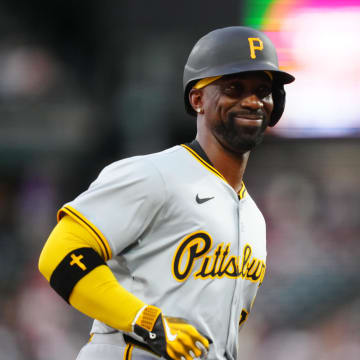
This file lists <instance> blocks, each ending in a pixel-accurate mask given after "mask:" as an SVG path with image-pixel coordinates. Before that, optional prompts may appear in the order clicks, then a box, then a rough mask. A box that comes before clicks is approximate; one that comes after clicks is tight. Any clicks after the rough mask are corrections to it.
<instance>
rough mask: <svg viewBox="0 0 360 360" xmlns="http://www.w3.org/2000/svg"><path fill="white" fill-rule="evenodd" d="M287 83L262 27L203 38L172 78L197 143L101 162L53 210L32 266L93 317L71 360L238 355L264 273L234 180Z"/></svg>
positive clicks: (276, 115)
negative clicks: (179, 85) (54, 217)
mask: <svg viewBox="0 0 360 360" xmlns="http://www.w3.org/2000/svg"><path fill="white" fill-rule="evenodd" d="M293 80H294V78H293V77H292V76H291V75H290V74H287V73H286V72H283V71H280V70H279V68H278V63H277V56H276V51H275V48H274V46H273V44H272V43H271V42H270V40H269V39H268V38H267V37H266V36H265V35H264V34H263V33H261V32H259V31H257V30H254V29H251V28H246V27H240V26H236V27H228V28H223V29H218V30H215V31H212V32H210V33H209V34H207V35H205V36H204V37H203V38H201V39H200V40H199V41H198V42H197V43H196V44H195V46H194V48H193V50H192V52H191V53H190V56H189V58H188V61H187V64H186V66H185V70H184V99H185V108H186V110H187V112H188V113H190V114H191V115H194V116H196V118H197V135H196V139H195V140H193V141H192V142H191V143H189V144H184V145H182V146H174V147H172V148H170V149H167V150H165V151H162V152H159V153H156V154H150V155H145V156H137V157H132V158H128V159H125V160H121V161H118V162H115V163H113V164H111V165H109V166H108V167H106V168H105V169H103V170H102V171H101V173H100V175H99V176H98V178H97V179H96V180H95V181H94V182H93V183H92V184H91V185H90V187H89V189H88V190H86V191H85V192H84V193H82V194H80V195H79V196H78V197H77V198H76V199H74V200H73V201H71V202H69V203H67V204H65V205H64V206H63V207H62V208H61V209H60V210H59V213H58V224H57V226H56V227H55V228H54V230H53V232H52V233H51V234H50V236H49V239H48V240H47V242H46V244H45V246H44V248H43V250H42V253H41V256H40V260H39V269H40V271H41V272H42V274H43V275H44V276H45V278H46V279H47V280H48V281H49V282H50V285H51V286H52V287H53V288H54V290H55V291H56V292H57V293H58V294H59V295H60V296H61V297H63V298H64V300H65V301H67V302H68V303H69V304H71V305H72V306H73V307H75V308H76V309H78V310H80V311H81V312H83V313H84V314H86V315H88V316H90V317H92V318H94V319H95V321H94V324H93V326H92V329H91V340H90V341H89V342H88V343H87V344H86V345H85V346H84V347H83V348H82V350H81V351H80V353H79V356H78V358H77V359H78V360H95V359H102V360H119V359H126V360H130V359H131V358H134V359H135V360H140V359H141V360H145V359H158V358H159V357H162V358H165V359H168V360H170V359H179V360H184V359H185V360H193V359H195V358H206V357H207V358H208V359H214V360H215V359H218V360H236V359H237V358H238V346H237V345H238V342H237V339H238V331H239V329H240V327H241V326H242V325H243V324H244V322H245V321H246V320H247V318H248V315H249V313H250V311H251V308H252V305H253V302H254V300H255V297H256V294H257V290H258V288H259V286H260V285H261V283H262V282H263V279H264V276H265V271H266V236H265V233H266V230H265V221H264V218H263V216H262V214H261V212H260V211H259V209H258V208H257V206H256V205H255V203H254V201H253V200H252V198H251V197H250V195H249V194H248V193H247V191H246V188H245V185H244V183H243V175H244V171H245V168H246V164H247V161H248V158H249V154H250V151H251V150H252V149H253V148H254V147H256V146H257V145H258V144H259V143H260V142H261V140H262V138H263V136H264V132H265V130H266V128H267V126H274V125H275V124H276V123H277V122H278V121H279V119H280V117H281V115H282V113H283V110H284V106H285V91H284V84H286V83H290V82H292V81H293ZM110 260H111V261H110Z"/></svg>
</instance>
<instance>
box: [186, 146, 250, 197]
mask: <svg viewBox="0 0 360 360" xmlns="http://www.w3.org/2000/svg"><path fill="white" fill-rule="evenodd" d="M181 146H183V147H184V148H185V149H186V150H187V151H189V153H190V154H191V155H192V156H194V157H195V158H196V160H198V161H199V162H200V163H201V164H202V165H203V166H205V167H206V168H207V169H208V170H209V171H211V172H212V173H214V174H215V175H217V176H218V177H220V178H221V179H222V180H224V181H225V182H226V183H227V181H226V179H225V177H224V176H223V175H222V174H221V173H220V172H219V171H218V170H216V169H215V168H214V166H213V164H212V163H211V161H210V159H209V157H208V156H207V155H206V153H205V151H204V149H203V148H202V147H201V145H200V144H199V142H198V141H197V140H196V139H195V140H193V141H192V142H190V143H186V144H182V145H181ZM245 194H246V188H245V184H244V182H242V185H241V189H240V191H239V193H238V197H239V199H240V200H241V199H243V198H244V197H245Z"/></svg>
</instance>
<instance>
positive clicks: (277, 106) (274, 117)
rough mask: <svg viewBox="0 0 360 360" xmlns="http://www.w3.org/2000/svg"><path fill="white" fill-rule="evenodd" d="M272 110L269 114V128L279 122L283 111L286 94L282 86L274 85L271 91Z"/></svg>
mask: <svg viewBox="0 0 360 360" xmlns="http://www.w3.org/2000/svg"><path fill="white" fill-rule="evenodd" d="M272 97H273V102H274V109H273V111H272V113H271V118H270V123H269V126H271V127H273V126H275V125H276V123H277V122H278V121H279V120H280V118H281V115H282V114H283V112H284V109H285V100H286V93H285V89H284V85H283V84H276V83H275V84H274V87H273V90H272Z"/></svg>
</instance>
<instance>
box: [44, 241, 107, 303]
mask: <svg viewBox="0 0 360 360" xmlns="http://www.w3.org/2000/svg"><path fill="white" fill-rule="evenodd" d="M100 265H106V263H105V261H104V260H103V259H102V258H101V256H100V255H99V254H98V253H97V252H96V251H95V250H94V249H92V248H89V247H83V248H79V249H76V250H73V251H71V252H70V253H69V254H67V255H66V256H65V257H64V259H63V260H62V261H61V262H60V264H59V265H58V266H57V267H56V269H55V270H54V272H53V273H52V275H51V278H50V285H51V287H52V288H53V289H54V290H55V291H56V292H57V293H58V294H59V295H60V296H61V297H62V298H63V299H64V300H65V301H66V302H67V303H69V297H70V295H71V292H72V290H73V288H74V286H75V285H76V284H77V282H78V281H79V280H80V279H82V278H83V277H84V276H85V275H87V274H88V273H89V272H90V271H92V270H94V269H95V268H96V267H98V266H100Z"/></svg>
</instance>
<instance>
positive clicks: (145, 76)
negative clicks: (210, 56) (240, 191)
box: [0, 2, 360, 360]
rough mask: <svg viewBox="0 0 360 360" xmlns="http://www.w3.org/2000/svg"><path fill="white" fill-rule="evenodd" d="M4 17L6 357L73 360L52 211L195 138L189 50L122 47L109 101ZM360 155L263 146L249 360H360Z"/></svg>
mask: <svg viewBox="0 0 360 360" xmlns="http://www.w3.org/2000/svg"><path fill="white" fill-rule="evenodd" d="M37 3H39V2H37ZM108 3H109V2H108ZM129 4H130V2H129ZM129 4H128V7H129V8H131V6H130V5H129ZM6 9H7V8H6V7H4V5H0V10H4V11H2V12H0V13H1V15H0V20H1V21H0V22H1V27H2V29H7V30H8V31H7V32H4V31H3V33H2V35H1V36H0V114H1V121H0V164H1V167H0V253H1V261H0V264H1V265H0V270H1V271H0V293H1V296H0V360H58V359H59V360H60V359H61V360H64V359H75V357H76V354H77V352H78V350H79V349H80V347H81V346H82V345H83V344H84V343H85V342H86V341H87V339H88V332H89V328H90V324H91V319H88V318H86V317H85V316H84V315H82V314H80V313H78V312H77V311H76V310H74V309H72V308H71V307H69V306H68V305H67V304H66V303H65V302H64V301H63V300H62V299H60V298H59V297H58V296H57V295H56V294H55V293H54V292H53V291H52V290H51V288H50V287H49V286H48V284H47V282H46V281H45V279H43V278H42V276H41V275H40V274H39V272H38V270H37V261H38V257H39V254H40V251H41V248H42V246H43V244H44V242H45V241H46V239H47V237H48V235H49V233H50V231H51V229H52V228H53V227H54V225H55V223H56V211H57V209H58V208H59V207H60V206H61V205H62V204H63V203H65V202H66V201H68V200H71V199H72V198H73V197H74V196H75V195H76V194H78V193H79V192H81V191H83V190H85V189H86V188H87V186H88V185H89V183H90V182H91V181H92V180H93V179H94V177H95V176H96V174H97V173H98V171H100V169H101V168H102V167H103V166H104V165H106V164H108V163H109V162H111V161H113V160H115V159H119V158H123V157H125V156H129V155H135V154H138V153H146V152H151V151H156V150H162V149H163V148H165V147H167V146H171V145H175V144H177V143H179V142H186V141H191V140H192V137H193V135H194V131H195V127H194V123H193V122H192V120H191V119H189V118H188V117H187V115H185V112H184V111H183V108H182V93H181V92H182V90H181V75H182V74H181V71H182V66H183V63H184V60H185V57H186V55H187V53H186V51H187V50H186V48H187V49H189V48H190V45H189V46H188V47H187V46H186V43H184V44H182V45H178V46H175V45H177V44H174V41H173V39H172V37H171V36H170V35H169V34H163V32H162V33H161V39H162V42H161V44H160V43H159V41H158V39H159V36H158V35H160V31H159V32H158V33H156V34H154V35H153V36H150V35H149V36H148V38H147V41H146V43H145V42H144V43H143V44H142V46H135V45H133V46H132V47H131V46H130V45H128V46H127V48H126V50H127V56H126V57H125V56H123V57H122V58H121V59H122V60H121V63H120V64H119V66H120V65H121V67H122V73H121V77H120V78H121V82H119V83H118V84H117V83H116V84H113V83H112V87H111V89H108V88H103V87H102V86H101V84H103V83H106V79H105V80H103V81H100V82H99V81H98V82H96V81H95V82H90V85H92V86H94V87H96V84H98V85H99V84H100V85H99V86H100V88H101V89H100V90H101V91H104V92H105V94H111V96H109V97H106V96H104V95H102V93H101V91H100V90H99V89H95V90H94V89H92V90H91V91H89V86H88V85H89V84H88V85H87V86H84V78H83V77H82V76H79V72H78V71H76V69H77V68H76V67H71V66H69V62H68V61H66V59H65V58H64V57H61V56H59V54H58V53H57V52H56V51H54V49H53V48H52V47H50V46H49V45H48V44H47V43H46V42H44V41H39V40H37V38H35V39H34V37H33V36H32V35H31V33H29V32H28V29H27V28H26V27H23V26H22V23H19V22H17V21H16V19H15V18H14V16H13V15H11V14H13V13H12V12H10V11H9V12H6V11H5V10H6ZM218 25H222V24H218ZM209 26H210V25H209ZM128 31H129V30H128ZM154 31H155V30H154ZM205 31H206V30H205ZM143 36H144V35H143ZM181 36H184V34H182V35H180V34H179V39H181ZM195 37H196V36H192V37H191V38H190V39H189V40H188V41H189V42H188V43H189V44H191V43H192V41H193V39H194V38H195ZM132 39H133V40H134V39H135V40H136V36H135V35H134V34H133V35H132ZM184 42H185V40H184ZM133 43H134V44H136V41H134V42H133ZM180 54H181V55H180ZM72 55H74V54H73V53H72V52H71V51H70V50H69V53H68V56H69V57H71V56H72ZM109 56H110V55H109ZM118 56H119V55H118ZM105 63H106V61H105ZM102 65H104V63H102ZM94 68H96V67H94ZM85 82H86V81H85ZM176 82H178V84H177V85H176V87H175V86H174V83H176ZM90 88H91V86H90ZM314 121H316V119H314ZM359 158H360V144H359V140H358V139H349V138H348V139H333V140H330V139H322V140H316V139H312V140H299V139H298V140H295V139H292V140H284V139H279V138H276V137H274V136H271V135H269V136H267V137H266V139H265V142H264V144H263V145H262V146H261V147H259V148H258V149H257V150H255V151H254V152H253V153H252V155H251V158H250V162H249V167H248V170H247V173H246V178H245V184H246V186H247V188H248V191H249V193H250V194H251V195H252V196H253V198H254V199H255V201H256V202H257V204H258V206H259V207H260V209H261V210H262V211H263V213H264V216H265V218H266V220H267V232H268V246H267V248H268V249H267V250H268V260H267V273H266V276H265V280H264V283H263V285H262V287H261V289H260V291H259V295H258V297H257V299H256V302H255V305H254V309H253V311H252V313H251V315H250V316H249V318H248V320H247V324H246V325H245V327H244V328H243V330H242V332H241V333H240V337H239V339H240V340H239V341H240V355H241V356H240V358H241V359H252V360H265V359H267V360H268V359H276V360H283V359H284V360H285V359H288V358H291V359H294V360H315V359H316V360H321V359H327V360H337V359H343V358H346V359H347V360H353V359H354V360H355V359H359V358H360V279H359V276H358V272H359V270H360V263H359V258H360V242H359V237H360V219H359V213H360V192H359V188H360V166H359V160H358V159H359Z"/></svg>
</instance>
